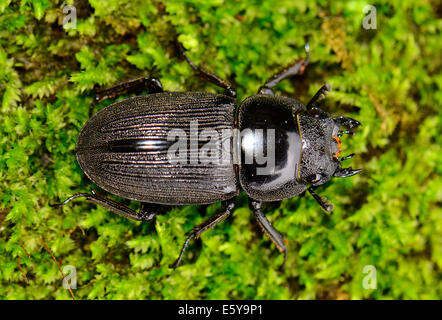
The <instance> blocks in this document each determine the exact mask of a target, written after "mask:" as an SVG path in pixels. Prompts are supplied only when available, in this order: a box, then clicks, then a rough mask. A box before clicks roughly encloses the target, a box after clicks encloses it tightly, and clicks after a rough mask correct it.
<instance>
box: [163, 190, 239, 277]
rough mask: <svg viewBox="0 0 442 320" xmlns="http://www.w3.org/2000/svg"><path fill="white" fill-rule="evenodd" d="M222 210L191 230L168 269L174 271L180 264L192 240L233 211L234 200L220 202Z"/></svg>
mask: <svg viewBox="0 0 442 320" xmlns="http://www.w3.org/2000/svg"><path fill="white" fill-rule="evenodd" d="M222 206H223V208H222V210H221V211H220V212H218V213H216V214H215V215H213V216H211V217H210V218H209V219H207V220H206V221H204V222H203V223H201V224H199V225H197V226H196V227H194V228H193V230H192V233H191V234H190V235H189V236H188V237H187V239H186V241H185V242H184V245H183V248H182V249H181V252H180V255H179V256H178V258H177V259H176V261H175V262H174V263H173V264H171V265H170V266H169V267H170V268H173V269H175V268H176V267H178V265H179V264H180V262H181V259H182V258H183V254H184V252H185V251H186V248H187V246H188V245H189V242H190V241H191V240H192V239H194V238H195V239H198V237H199V236H200V235H201V234H202V233H203V232H204V231H206V230H207V229H209V228H213V227H215V226H216V225H217V224H218V223H220V222H221V221H223V220H224V219H226V218H227V217H228V216H230V214H231V213H232V211H233V208H235V199H234V198H233V199H229V200H225V201H223V202H222Z"/></svg>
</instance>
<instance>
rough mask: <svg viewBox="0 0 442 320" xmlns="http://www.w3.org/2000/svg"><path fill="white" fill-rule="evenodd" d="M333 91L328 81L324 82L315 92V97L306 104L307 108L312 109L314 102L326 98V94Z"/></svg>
mask: <svg viewBox="0 0 442 320" xmlns="http://www.w3.org/2000/svg"><path fill="white" fill-rule="evenodd" d="M330 91H332V88H331V86H330V85H329V84H328V83H326V84H324V85H323V86H322V87H321V88H319V90H318V92H316V93H315V95H314V96H313V98H312V99H311V100H310V101H309V103H307V105H306V106H305V107H306V108H307V110H310V109H311V108H313V106H314V104H315V103H317V102H318V101H320V100H322V99H324V98H325V96H326V95H327V94H328V93H329V92H330Z"/></svg>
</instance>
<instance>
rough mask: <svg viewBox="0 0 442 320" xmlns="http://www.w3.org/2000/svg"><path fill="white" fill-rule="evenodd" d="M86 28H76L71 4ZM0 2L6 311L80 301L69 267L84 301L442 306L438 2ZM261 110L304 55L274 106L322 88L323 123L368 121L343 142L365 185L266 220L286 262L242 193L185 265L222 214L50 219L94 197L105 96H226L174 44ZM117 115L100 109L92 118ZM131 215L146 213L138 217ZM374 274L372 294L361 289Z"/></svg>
mask: <svg viewBox="0 0 442 320" xmlns="http://www.w3.org/2000/svg"><path fill="white" fill-rule="evenodd" d="M67 4H69V5H74V6H75V7H76V10H77V28H76V29H69V30H64V29H63V27H62V22H63V7H62V6H63V5H67ZM371 4H372V5H374V6H375V7H376V9H377V10H376V12H377V28H376V29H374V30H366V29H364V28H363V27H362V21H363V19H364V18H365V16H366V14H364V7H365V6H366V3H365V2H364V1H316V2H315V1H308V0H306V1H292V0H290V1H220V0H204V1H198V0H191V1H185V2H178V1H153V2H149V1H129V0H127V1H121V2H119V1H116V0H106V1H101V0H100V1H97V0H91V1H90V2H89V3H88V2H86V1H66V3H65V4H63V1H52V2H50V1H49V0H23V1H20V2H15V1H10V0H1V1H0V109H1V112H0V266H1V268H0V297H1V298H4V299H53V298H55V299H71V295H70V293H69V291H68V290H66V289H64V288H63V286H62V281H61V274H60V271H59V269H58V267H57V264H56V263H55V262H54V260H53V259H52V257H51V254H50V253H49V251H48V250H47V249H46V247H45V243H46V244H47V246H48V248H49V249H50V251H51V252H52V253H53V255H54V257H55V258H56V259H57V261H58V263H59V264H60V265H61V267H65V266H67V265H71V266H74V267H75V268H76V271H77V289H76V290H73V293H74V295H75V298H76V299H318V298H330V299H359V298H370V299H390V298H394V299H423V298H429V299H440V298H442V292H441V291H442V285H441V268H442V210H441V207H440V204H441V201H442V182H441V179H440V174H441V170H442V163H441V160H440V159H441V152H442V150H441V145H442V143H441V142H442V141H441V127H442V123H441V122H442V117H441V112H440V109H441V100H442V90H441V88H442V73H441V52H442V38H441V29H442V20H441V16H440V13H441V7H440V3H438V2H437V1H412V0H407V1H402V0H395V1H374V2H373V3H371ZM174 30H176V32H178V33H179V34H180V40H181V41H182V42H183V44H184V46H185V47H186V48H187V49H188V54H189V56H190V57H191V58H192V59H193V60H194V61H195V62H197V63H199V64H201V65H204V66H205V67H206V68H207V69H209V70H213V71H215V72H216V73H217V74H218V75H220V76H221V77H223V78H228V79H230V80H231V81H232V82H233V83H234V84H235V86H236V87H237V89H238V94H239V99H240V100H242V99H244V98H245V97H247V96H249V95H252V94H254V93H255V92H256V91H257V89H258V88H259V87H260V85H261V84H262V83H263V82H264V81H265V80H266V79H267V78H268V77H269V76H270V75H272V74H273V73H274V72H275V71H276V70H278V69H280V68H281V67H282V66H284V65H287V64H289V63H290V62H292V61H293V60H294V59H295V58H299V57H302V56H304V48H303V47H304V37H305V36H308V37H309V43H310V48H311V61H310V65H309V66H308V68H307V71H306V72H305V74H304V75H303V76H301V77H295V78H293V79H291V80H290V81H284V82H282V83H281V84H280V85H278V88H277V92H278V93H279V94H282V95H287V96H292V97H296V98H298V99H299V100H301V101H303V102H304V103H306V102H308V100H309V99H310V97H312V96H313V94H314V93H315V92H316V91H317V90H318V89H319V87H320V86H321V85H322V84H323V83H324V82H326V81H327V82H328V83H330V84H331V86H332V87H333V88H334V91H333V92H332V93H330V94H329V96H328V97H327V99H326V100H325V101H324V104H323V105H322V108H324V109H325V110H327V111H329V112H331V113H332V114H333V115H346V116H350V117H353V118H355V119H358V120H360V121H361V122H362V123H363V126H362V127H361V128H360V130H359V131H358V133H357V134H356V135H355V136H353V137H344V138H343V152H344V155H345V154H349V153H352V152H354V153H356V154H357V156H356V157H354V158H353V159H352V160H347V161H348V164H349V165H352V166H353V168H363V170H364V171H363V172H362V173H361V174H359V175H357V176H354V177H352V178H348V179H337V178H335V179H333V180H331V181H330V182H329V183H327V184H326V185H325V186H323V187H321V188H319V189H318V190H317V191H318V193H319V194H320V195H321V196H326V197H327V198H328V199H329V200H330V201H331V202H332V203H333V204H334V205H335V210H334V211H333V212H332V213H330V214H326V213H325V212H324V211H322V210H321V209H320V207H319V206H318V205H317V203H316V202H315V201H314V199H313V198H312V197H311V196H309V195H308V194H305V195H302V196H299V197H296V198H293V199H287V200H283V201H282V202H281V204H280V205H279V206H278V205H274V206H271V205H270V206H267V207H266V215H267V217H268V218H269V220H270V221H271V222H272V223H273V224H274V226H275V227H276V228H277V229H278V230H279V231H280V232H281V233H282V234H284V235H285V237H286V238H287V246H288V260H287V263H286V266H285V269H284V270H283V271H282V272H281V271H279V270H278V268H279V266H280V264H281V263H282V260H283V257H282V256H281V255H280V254H279V253H278V251H277V250H276V248H275V246H274V245H273V244H272V243H271V242H270V241H269V240H268V239H267V238H266V237H265V236H264V235H263V234H262V233H261V232H260V230H259V227H258V226H257V225H256V222H255V221H254V219H253V216H252V214H251V212H250V211H249V209H248V207H247V197H246V196H245V195H244V194H242V195H241V196H240V197H239V198H238V200H237V208H236V209H235V211H234V213H233V215H232V216H231V217H230V218H229V220H228V221H225V222H223V223H221V224H220V225H218V226H217V227H216V228H215V229H213V230H210V231H208V232H206V233H204V234H203V235H202V237H201V240H199V241H196V242H195V243H194V244H193V245H191V246H190V248H189V250H188V251H187V253H186V257H185V259H184V261H183V264H182V266H181V267H179V268H178V269H177V270H175V271H173V270H171V269H169V268H168V265H169V264H170V263H172V262H173V261H174V259H175V258H176V257H177V254H178V252H179V250H180V248H181V245H182V243H183V241H184V239H185V234H186V232H187V231H189V230H190V229H191V228H192V227H193V226H194V225H196V224H198V223H200V222H201V221H203V220H204V219H205V218H207V217H208V216H209V215H212V214H214V213H215V212H216V211H217V210H218V209H220V204H219V203H218V204H213V205H210V206H208V207H207V208H205V207H197V206H188V207H176V208H175V207H174V208H171V209H170V211H169V212H168V213H166V214H163V215H160V216H158V217H157V220H156V223H155V224H147V223H140V222H133V221H131V220H128V219H125V218H123V217H120V216H118V215H116V214H113V213H110V212H108V211H107V210H106V209H104V208H101V207H97V206H96V205H93V204H89V203H86V202H81V201H75V202H73V203H70V204H69V205H68V206H65V207H64V208H63V211H61V210H56V209H54V208H51V207H49V205H48V204H49V203H54V202H57V201H59V200H63V199H65V198H66V197H68V196H70V195H72V194H73V193H76V192H87V191H90V190H91V189H97V187H96V186H94V185H93V184H92V183H91V182H90V181H88V179H87V178H86V177H85V175H84V174H83V173H82V171H81V170H80V168H79V166H78V164H77V163H76V160H75V152H74V150H75V141H76V137H77V135H78V132H79V130H80V129H81V127H82V126H83V124H84V123H85V122H86V121H87V119H88V108H89V105H90V104H91V102H92V99H93V91H92V89H93V87H94V86H95V85H98V86H101V87H106V86H110V85H112V84H115V83H116V82H119V81H123V80H125V79H130V78H134V77H138V76H155V77H158V78H159V79H161V81H162V83H163V86H164V88H165V90H168V91H189V90H206V91H211V92H220V90H219V88H216V87H215V86H213V85H211V84H206V83H204V82H202V81H200V80H199V79H198V77H195V76H194V74H193V71H192V70H191V68H189V66H188V65H187V64H186V63H185V61H183V60H182V59H181V58H180V57H179V56H178V54H177V52H176V50H175V49H174V46H173V34H174ZM111 102H112V100H110V101H106V102H102V103H100V104H99V105H98V106H97V108H96V110H99V109H101V108H103V107H104V106H105V105H108V104H110V103H111ZM112 198H113V199H116V200H119V201H121V202H122V203H124V204H127V205H129V206H130V207H132V208H134V209H138V204H137V203H134V202H130V201H127V200H124V199H117V198H116V197H113V196H112ZM366 265H373V266H375V267H376V271H377V288H376V289H368V290H367V289H364V287H363V283H364V277H366V276H367V274H364V273H363V270H364V267H365V266H366Z"/></svg>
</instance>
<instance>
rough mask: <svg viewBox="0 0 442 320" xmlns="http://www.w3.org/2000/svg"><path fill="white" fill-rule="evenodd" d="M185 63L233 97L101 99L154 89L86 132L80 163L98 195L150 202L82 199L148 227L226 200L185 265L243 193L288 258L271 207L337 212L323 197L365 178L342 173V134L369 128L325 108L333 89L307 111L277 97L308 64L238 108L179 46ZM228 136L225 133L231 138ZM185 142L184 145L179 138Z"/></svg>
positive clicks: (143, 83)
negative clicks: (310, 200) (329, 188)
mask: <svg viewBox="0 0 442 320" xmlns="http://www.w3.org/2000/svg"><path fill="white" fill-rule="evenodd" d="M178 47H179V49H180V52H181V54H182V56H183V57H184V58H185V59H186V61H187V62H188V63H189V65H190V66H191V67H192V68H193V69H194V70H195V71H196V72H198V73H199V75H200V76H201V77H202V78H205V79H206V80H208V81H210V82H212V83H214V84H216V85H218V86H220V87H222V88H223V89H224V90H225V92H224V94H214V93H207V92H163V89H162V85H161V83H160V81H159V80H157V79H155V78H139V79H134V80H130V81H127V82H124V83H120V84H118V85H116V86H114V87H111V88H109V89H105V90H102V91H99V92H98V94H97V95H96V97H95V101H94V103H93V104H92V105H91V109H90V110H91V112H90V114H92V110H93V107H94V105H95V103H97V102H100V101H102V100H104V99H106V98H112V97H115V96H117V95H118V94H120V93H122V92H136V91H140V90H147V92H148V94H147V95H142V96H135V97H131V98H128V99H125V100H122V101H118V102H114V103H112V104H111V105H109V106H107V107H106V108H104V109H103V110H101V111H99V112H98V113H96V114H95V115H93V116H91V117H90V119H89V121H87V123H86V124H85V125H84V127H83V129H82V130H81V132H80V134H79V136H78V139H77V145H76V155H77V161H78V163H79V165H80V167H81V169H82V170H83V172H84V173H85V174H86V175H87V176H88V178H89V179H90V180H92V181H93V182H94V183H95V184H96V185H97V186H99V187H100V188H102V189H104V190H106V191H107V192H109V193H111V194H115V195H118V196H120V197H122V198H126V199H131V200H136V201H140V202H141V207H140V210H139V212H136V211H134V210H132V209H130V208H128V207H126V206H124V205H122V204H120V203H118V202H115V201H113V200H111V199H108V198H106V197H105V196H103V195H100V194H98V193H96V192H94V191H92V193H91V194H88V193H78V194H75V195H73V196H71V197H70V198H68V199H67V200H65V201H64V202H62V203H60V204H56V205H54V206H56V207H61V206H63V205H65V204H66V203H68V202H69V201H71V200H72V199H75V198H78V197H85V198H86V200H88V201H91V202H93V203H96V204H98V205H101V206H103V207H106V208H107V209H109V210H110V211H113V212H115V213H117V214H120V215H123V216H126V217H128V218H131V219H135V220H139V221H150V220H152V219H153V218H154V217H155V215H156V213H157V207H158V204H163V205H190V204H209V203H215V202H218V201H222V210H221V211H220V212H219V213H217V214H215V215H214V216H212V217H210V218H209V219H207V220H206V221H204V222H203V223H201V224H200V225H198V226H196V227H194V228H193V230H192V232H191V234H190V235H189V236H188V237H187V239H186V241H185V243H184V246H183V248H182V250H181V252H180V255H179V257H178V259H177V260H176V261H175V263H174V264H173V265H171V267H173V268H175V267H177V266H178V264H179V263H180V261H181V258H182V256H183V253H184V251H185V249H186V247H187V245H188V243H189V241H190V240H192V239H193V238H198V237H199V236H200V235H201V233H203V232H204V231H205V230H207V229H209V228H213V227H214V226H215V225H216V224H218V223H219V222H220V221H222V220H224V219H225V218H227V217H228V216H229V215H230V214H231V212H232V211H233V208H234V203H235V202H234V199H235V196H237V195H238V194H239V192H240V189H241V188H242V189H243V190H244V191H245V192H246V194H247V195H248V196H249V205H250V208H251V209H252V210H253V211H254V214H255V218H256V219H257V221H258V223H259V225H260V227H261V228H262V230H263V231H264V232H265V233H266V234H267V236H269V237H270V239H271V240H272V241H273V242H274V243H275V245H276V247H277V248H278V250H279V251H280V252H284V262H285V257H286V255H287V250H286V247H285V245H284V241H283V240H284V239H283V237H282V236H281V234H280V233H279V232H278V231H277V230H275V229H274V228H273V227H272V225H271V224H270V222H269V221H268V220H267V219H266V217H265V216H264V215H263V213H262V211H261V204H262V202H265V201H277V200H282V199H287V198H291V197H294V196H297V195H299V194H301V193H302V192H304V191H305V190H306V189H307V190H308V191H309V192H310V193H311V194H312V196H313V197H314V198H315V200H316V201H317V202H318V203H319V204H320V205H321V207H322V208H323V209H325V210H326V211H331V210H332V209H333V206H332V205H331V204H330V203H329V202H328V201H327V200H326V199H325V198H320V197H319V196H318V195H317V194H316V193H315V192H314V189H315V188H316V187H317V186H319V185H322V184H324V183H325V182H327V181H328V180H330V178H331V177H333V176H334V177H349V176H352V175H354V174H356V173H358V172H359V171H360V170H353V169H352V168H351V167H350V168H345V169H344V168H342V167H341V161H342V160H345V159H348V158H350V157H352V156H353V154H351V155H349V156H347V157H344V158H339V157H338V155H339V153H340V151H341V148H340V144H341V142H340V140H339V136H341V135H342V134H343V133H351V134H352V133H353V132H351V131H349V130H345V131H339V129H340V127H341V126H345V127H347V128H353V127H357V126H359V125H360V123H359V122H358V121H356V120H354V119H351V118H347V117H343V116H340V117H335V118H332V117H330V115H329V114H328V113H326V112H324V111H322V110H321V109H319V108H318V107H317V106H316V103H317V101H318V100H319V99H321V98H323V97H324V96H325V95H326V94H327V92H328V91H330V90H331V88H330V86H329V85H327V84H326V85H324V86H322V87H321V88H320V89H319V91H318V92H317V93H316V94H315V95H314V97H313V98H312V99H311V100H310V102H309V103H308V104H307V105H304V104H302V103H301V102H299V101H298V100H295V99H293V98H288V97H283V96H277V95H275V94H274V92H273V91H272V88H273V87H274V86H275V85H276V84H278V83H279V82H280V81H281V80H283V79H285V78H287V77H290V76H293V75H297V74H302V73H303V72H304V70H305V68H306V66H307V64H308V61H309V55H310V51H309V47H308V44H306V46H305V48H306V52H307V57H306V58H305V59H300V60H298V61H295V62H294V63H293V64H291V65H289V66H288V67H286V68H284V69H283V70H282V71H280V72H279V73H277V74H275V75H274V76H273V77H271V78H270V80H268V81H267V82H266V83H265V84H264V85H263V86H262V87H261V88H260V89H259V91H258V94H256V95H253V96H251V97H248V98H247V99H245V100H244V101H243V102H241V103H240V104H239V106H237V102H236V99H235V98H236V92H235V90H234V89H233V87H232V85H231V84H230V83H229V82H228V81H226V80H223V79H221V78H220V77H218V76H217V75H216V74H214V73H210V72H208V71H207V70H205V69H203V68H200V67H198V66H196V65H195V64H194V63H193V62H192V61H191V60H190V59H189V58H188V57H187V55H186V53H185V51H184V49H183V47H182V45H181V44H178ZM221 132H222V134H221ZM177 138H178V139H177Z"/></svg>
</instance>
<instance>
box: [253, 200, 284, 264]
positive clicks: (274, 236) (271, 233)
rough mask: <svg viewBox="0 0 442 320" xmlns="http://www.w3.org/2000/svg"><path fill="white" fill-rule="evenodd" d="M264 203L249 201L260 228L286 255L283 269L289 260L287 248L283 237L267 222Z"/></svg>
mask: <svg viewBox="0 0 442 320" xmlns="http://www.w3.org/2000/svg"><path fill="white" fill-rule="evenodd" d="M261 206H262V202H261V201H255V200H249V207H250V208H251V209H252V210H253V213H254V214H255V218H256V220H257V221H258V224H259V226H260V227H261V229H262V231H264V233H265V234H266V235H267V236H268V237H269V238H270V240H272V242H273V243H274V244H275V245H276V248H278V250H279V252H281V253H284V262H283V263H282V265H281V268H282V267H283V266H284V265H285V262H286V260H287V248H286V246H285V244H284V238H283V236H282V235H281V234H280V233H279V232H278V231H277V230H276V229H275V228H274V227H273V226H272V224H271V223H270V222H269V220H267V218H266V216H265V215H264V214H263V213H262V211H261Z"/></svg>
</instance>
